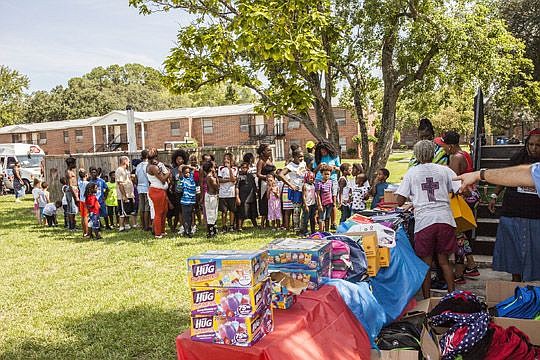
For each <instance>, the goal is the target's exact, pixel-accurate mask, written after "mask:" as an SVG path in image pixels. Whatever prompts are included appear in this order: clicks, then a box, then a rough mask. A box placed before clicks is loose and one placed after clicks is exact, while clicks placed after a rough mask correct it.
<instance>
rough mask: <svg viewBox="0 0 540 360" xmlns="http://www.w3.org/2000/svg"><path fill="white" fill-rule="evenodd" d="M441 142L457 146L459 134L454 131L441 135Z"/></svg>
mask: <svg viewBox="0 0 540 360" xmlns="http://www.w3.org/2000/svg"><path fill="white" fill-rule="evenodd" d="M442 140H443V141H444V143H445V144H448V145H457V144H459V134H458V133H457V132H455V131H448V132H447V133H446V134H444V135H443V137H442Z"/></svg>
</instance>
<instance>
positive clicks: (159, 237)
mask: <svg viewBox="0 0 540 360" xmlns="http://www.w3.org/2000/svg"><path fill="white" fill-rule="evenodd" d="M161 238H163V235H154V239H161Z"/></svg>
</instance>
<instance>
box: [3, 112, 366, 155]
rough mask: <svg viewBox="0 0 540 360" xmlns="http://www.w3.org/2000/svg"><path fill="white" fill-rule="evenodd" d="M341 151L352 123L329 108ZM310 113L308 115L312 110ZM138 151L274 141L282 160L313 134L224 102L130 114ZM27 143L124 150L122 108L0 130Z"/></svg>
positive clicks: (349, 143) (49, 149) (350, 146)
mask: <svg viewBox="0 0 540 360" xmlns="http://www.w3.org/2000/svg"><path fill="white" fill-rule="evenodd" d="M334 113H335V116H336V120H337V122H338V127H339V133H340V147H341V151H342V154H345V153H347V152H349V153H352V152H354V151H355V150H356V149H357V145H356V144H355V143H354V142H353V140H352V138H353V136H354V135H356V134H358V131H359V130H358V122H357V121H356V120H354V119H353V118H352V117H351V113H350V112H349V111H347V110H345V109H341V108H335V109H334ZM312 115H314V114H312ZM134 116H135V126H136V136H137V147H138V149H142V148H148V147H156V148H158V149H162V148H164V147H165V143H172V144H178V143H181V142H185V141H189V139H195V140H196V141H197V143H198V144H199V146H232V145H247V144H257V143H258V142H266V143H271V144H274V145H275V149H274V154H275V157H276V158H277V159H283V158H284V157H285V156H286V154H288V151H289V147H290V145H292V144H298V145H300V146H302V147H303V146H305V144H306V142H307V141H309V140H312V139H313V136H312V135H311V134H310V133H309V131H307V129H306V128H305V127H304V126H303V125H302V124H301V123H300V122H298V121H294V120H292V119H290V118H288V117H268V116H264V115H260V114H257V113H256V111H255V105H253V104H244V105H227V106H216V107H199V108H183V109H176V110H163V111H152V112H135V114H134ZM17 142H23V143H33V144H38V145H40V146H41V147H42V148H43V149H44V150H45V152H46V153H47V154H74V153H89V152H101V151H114V150H127V114H126V111H112V112H110V113H108V114H106V115H104V116H101V117H91V118H88V119H78V120H66V121H52V122H46V123H33V124H18V125H10V126H5V127H3V128H0V143H17Z"/></svg>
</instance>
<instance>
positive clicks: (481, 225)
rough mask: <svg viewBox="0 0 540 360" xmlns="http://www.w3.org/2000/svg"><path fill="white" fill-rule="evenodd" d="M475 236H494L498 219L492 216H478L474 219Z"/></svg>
mask: <svg viewBox="0 0 540 360" xmlns="http://www.w3.org/2000/svg"><path fill="white" fill-rule="evenodd" d="M476 225H477V227H476V236H477V237H478V236H495V235H497V227H498V226H499V219H494V218H478V219H476Z"/></svg>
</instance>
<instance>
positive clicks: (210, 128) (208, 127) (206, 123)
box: [203, 120, 214, 134]
mask: <svg viewBox="0 0 540 360" xmlns="http://www.w3.org/2000/svg"><path fill="white" fill-rule="evenodd" d="M213 132H214V124H213V121H212V120H203V133H204V134H212V133H213Z"/></svg>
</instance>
